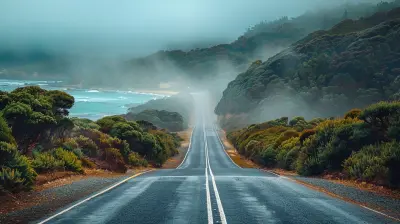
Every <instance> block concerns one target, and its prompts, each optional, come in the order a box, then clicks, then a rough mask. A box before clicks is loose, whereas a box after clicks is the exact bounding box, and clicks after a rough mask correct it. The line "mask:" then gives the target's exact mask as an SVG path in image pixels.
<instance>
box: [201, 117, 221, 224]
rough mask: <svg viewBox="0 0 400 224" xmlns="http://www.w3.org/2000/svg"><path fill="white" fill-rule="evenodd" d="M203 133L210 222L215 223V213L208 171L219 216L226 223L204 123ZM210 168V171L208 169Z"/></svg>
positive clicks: (210, 223)
mask: <svg viewBox="0 0 400 224" xmlns="http://www.w3.org/2000/svg"><path fill="white" fill-rule="evenodd" d="M203 133H204V144H205V157H206V167H205V176H206V194H207V195H206V197H207V215H208V224H213V223H214V220H213V215H212V207H211V196H210V188H209V185H208V171H209V172H210V176H211V181H212V186H213V190H214V194H215V199H216V201H217V206H218V212H219V217H220V218H221V223H222V224H226V223H227V222H226V217H225V212H224V208H223V206H222V202H221V198H220V197H219V193H218V188H217V184H216V183H215V177H214V174H213V172H212V170H211V167H210V160H209V157H208V144H207V137H206V129H205V125H204V123H203ZM207 170H208V171H207Z"/></svg>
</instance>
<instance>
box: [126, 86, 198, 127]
mask: <svg viewBox="0 0 400 224" xmlns="http://www.w3.org/2000/svg"><path fill="white" fill-rule="evenodd" d="M155 110H156V111H168V112H176V113H177V114H179V115H180V116H182V119H183V126H184V127H187V126H188V123H189V122H190V118H191V115H192V114H193V98H192V96H191V95H190V94H189V93H179V94H177V95H173V96H170V97H166V98H163V99H156V100H150V101H148V102H146V103H144V104H141V105H138V106H135V107H131V108H129V110H128V111H129V112H128V115H129V114H140V113H142V112H143V111H155ZM142 120H143V119H142ZM149 122H152V121H149ZM154 124H156V123H154Z"/></svg>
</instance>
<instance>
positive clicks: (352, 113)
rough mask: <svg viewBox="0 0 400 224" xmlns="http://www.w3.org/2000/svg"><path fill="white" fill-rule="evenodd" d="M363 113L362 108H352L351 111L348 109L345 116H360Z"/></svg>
mask: <svg viewBox="0 0 400 224" xmlns="http://www.w3.org/2000/svg"><path fill="white" fill-rule="evenodd" d="M360 114H361V110H360V109H351V110H350V111H348V112H347V113H346V114H345V115H344V118H345V119H346V118H358V117H359V116H360Z"/></svg>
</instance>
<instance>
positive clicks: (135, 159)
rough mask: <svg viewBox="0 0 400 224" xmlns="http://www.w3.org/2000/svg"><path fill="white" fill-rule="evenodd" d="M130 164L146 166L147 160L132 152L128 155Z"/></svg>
mask: <svg viewBox="0 0 400 224" xmlns="http://www.w3.org/2000/svg"><path fill="white" fill-rule="evenodd" d="M128 164H129V165H131V166H143V167H146V166H147V165H148V164H147V160H145V159H143V158H142V157H141V156H140V155H139V154H138V153H136V152H131V153H130V154H129V156H128Z"/></svg>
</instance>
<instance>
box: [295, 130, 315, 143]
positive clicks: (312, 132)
mask: <svg viewBox="0 0 400 224" xmlns="http://www.w3.org/2000/svg"><path fill="white" fill-rule="evenodd" d="M312 135H315V130H314V129H306V130H303V131H302V132H301V134H300V139H299V140H300V144H303V142H304V140H306V139H307V138H309V137H310V136H312Z"/></svg>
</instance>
